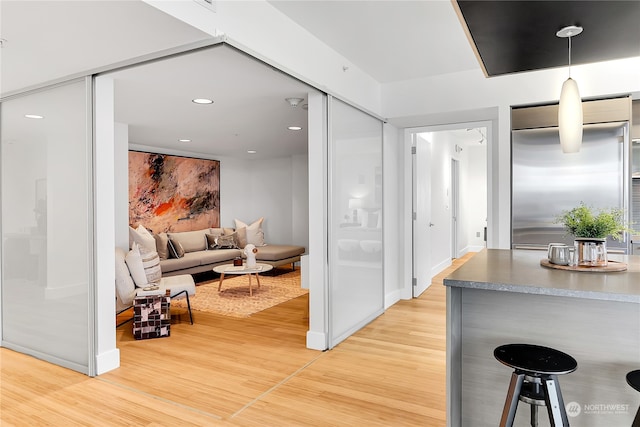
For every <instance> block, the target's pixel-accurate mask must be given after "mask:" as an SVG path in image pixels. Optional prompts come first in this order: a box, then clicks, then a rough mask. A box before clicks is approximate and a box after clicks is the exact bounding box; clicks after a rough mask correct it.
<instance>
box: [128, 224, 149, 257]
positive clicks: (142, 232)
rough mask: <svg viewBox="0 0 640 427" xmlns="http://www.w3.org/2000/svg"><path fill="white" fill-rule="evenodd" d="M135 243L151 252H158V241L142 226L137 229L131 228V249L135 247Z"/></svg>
mask: <svg viewBox="0 0 640 427" xmlns="http://www.w3.org/2000/svg"><path fill="white" fill-rule="evenodd" d="M133 242H136V243H137V244H138V245H140V246H142V247H143V248H146V249H148V250H150V251H155V250H156V240H155V239H154V238H153V234H151V233H150V232H149V230H147V229H146V228H144V227H143V226H142V224H140V225H138V228H135V229H134V228H132V227H129V247H131V246H132V245H133Z"/></svg>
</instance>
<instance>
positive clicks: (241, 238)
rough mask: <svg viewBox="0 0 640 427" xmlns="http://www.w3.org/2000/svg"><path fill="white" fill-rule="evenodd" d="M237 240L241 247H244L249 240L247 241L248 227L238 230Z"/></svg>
mask: <svg viewBox="0 0 640 427" xmlns="http://www.w3.org/2000/svg"><path fill="white" fill-rule="evenodd" d="M236 241H237V243H238V247H239V248H240V249H244V247H245V246H247V244H249V242H248V241H247V229H246V228H245V227H242V228H238V229H237V230H236Z"/></svg>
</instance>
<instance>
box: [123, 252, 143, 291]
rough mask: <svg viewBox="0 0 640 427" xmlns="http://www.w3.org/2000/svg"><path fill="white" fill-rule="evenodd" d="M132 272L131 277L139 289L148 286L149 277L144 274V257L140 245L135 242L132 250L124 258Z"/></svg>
mask: <svg viewBox="0 0 640 427" xmlns="http://www.w3.org/2000/svg"><path fill="white" fill-rule="evenodd" d="M124 260H125V261H126V263H127V267H129V271H130V272H131V277H133V281H134V283H135V284H136V286H137V287H144V286H146V285H147V275H146V274H145V272H144V265H143V264H142V255H141V254H140V245H138V244H137V243H136V242H133V244H132V245H131V250H130V251H129V252H128V253H127V256H126V257H125V258H124Z"/></svg>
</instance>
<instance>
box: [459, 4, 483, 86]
mask: <svg viewBox="0 0 640 427" xmlns="http://www.w3.org/2000/svg"><path fill="white" fill-rule="evenodd" d="M451 4H452V5H453V8H454V10H455V11H456V15H457V16H458V20H459V21H460V25H462V29H463V30H464V34H465V36H467V40H468V41H469V44H470V45H471V50H473V54H474V55H475V57H476V59H477V60H478V64H479V65H480V68H482V72H483V73H484V76H485V77H491V76H490V75H489V74H488V73H487V68H486V67H485V66H484V62H482V56H480V52H478V47H477V46H476V44H475V43H474V42H473V37H472V36H471V31H469V26H468V25H467V21H465V20H464V15H463V14H462V10H460V5H459V4H458V0H451Z"/></svg>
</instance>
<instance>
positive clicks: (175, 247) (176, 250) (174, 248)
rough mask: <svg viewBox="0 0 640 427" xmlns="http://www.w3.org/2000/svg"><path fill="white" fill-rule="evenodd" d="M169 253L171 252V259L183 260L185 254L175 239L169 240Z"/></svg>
mask: <svg viewBox="0 0 640 427" xmlns="http://www.w3.org/2000/svg"><path fill="white" fill-rule="evenodd" d="M167 251H168V252H169V258H182V257H183V256H184V253H185V252H184V248H183V247H182V244H180V242H178V241H177V240H173V239H169V243H167Z"/></svg>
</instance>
